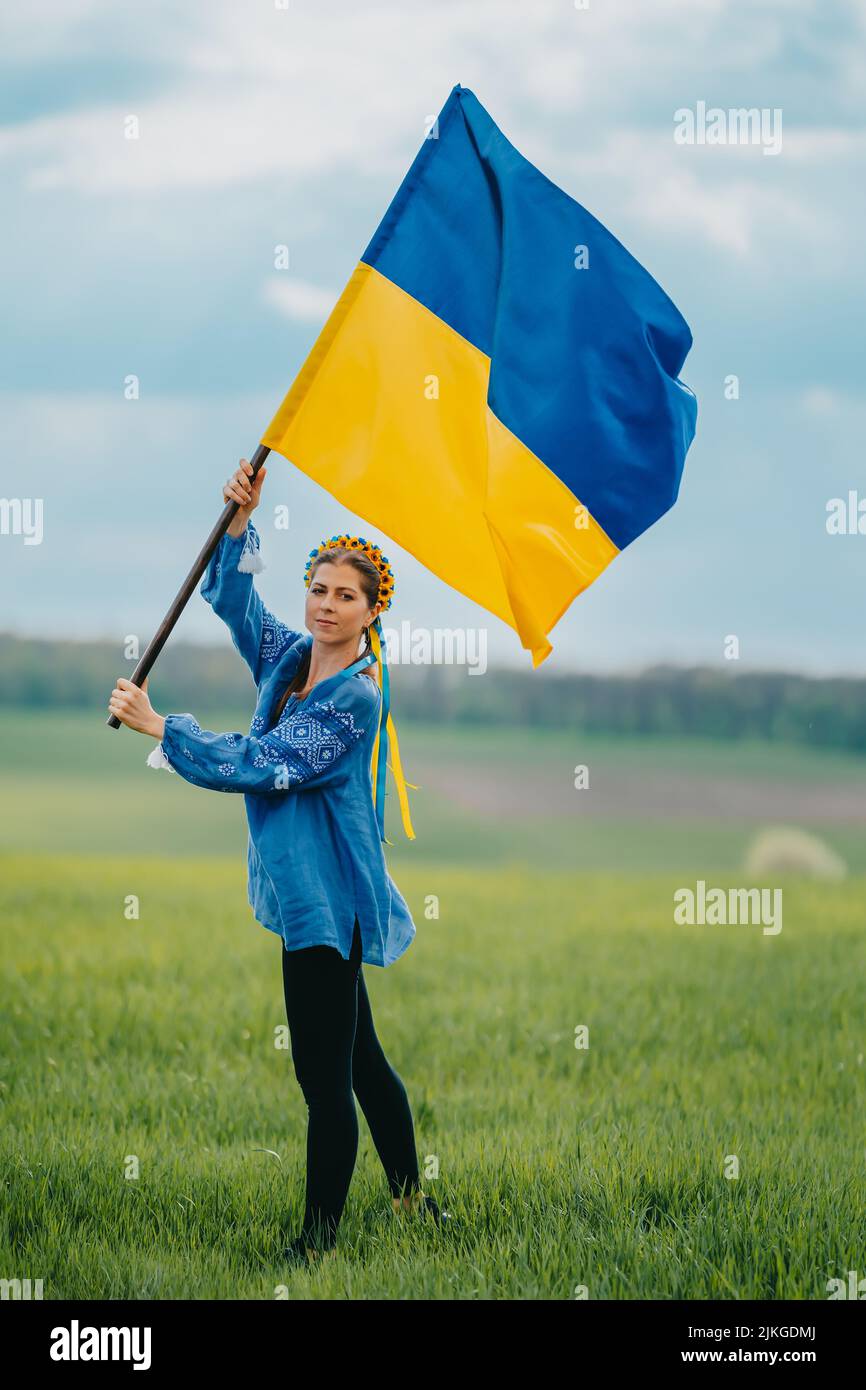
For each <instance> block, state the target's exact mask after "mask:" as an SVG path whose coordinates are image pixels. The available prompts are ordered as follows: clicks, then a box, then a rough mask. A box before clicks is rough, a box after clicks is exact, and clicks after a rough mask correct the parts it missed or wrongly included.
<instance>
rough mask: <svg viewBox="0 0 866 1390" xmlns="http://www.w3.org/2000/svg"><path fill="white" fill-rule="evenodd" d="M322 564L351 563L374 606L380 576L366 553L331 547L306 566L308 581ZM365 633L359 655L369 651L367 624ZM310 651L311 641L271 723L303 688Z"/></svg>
mask: <svg viewBox="0 0 866 1390" xmlns="http://www.w3.org/2000/svg"><path fill="white" fill-rule="evenodd" d="M322 564H328V565H343V564H349V565H352V566H353V567H354V568H355V569H356V570H357V571H358V574H359V576H360V580H361V591H362V593H363V594H364V595H365V597H366V599H367V602H368V603H369V605H370V607H371V608H375V606H376V603H377V601H378V598H379V584H380V580H381V576H380V574H379V571H378V569H377V568H376V566H375V565H374V564H373V561H372V560H368V559H367V556H366V555H363V554H362V553H361V552H360V551H357V550H347V549H346V547H345V546H343V545H335V546H332V547H331V549H330V550H326V551H323V552H322V554H321V555H319V556H317V557H316V559H315V560H314V561H313V563H312V565H311V566H310V568H309V570H308V574H309V578H310V583H311V584H312V582H313V576H314V575H315V573H316V570H317V569H318V568H319V565H322ZM365 632H366V637H367V642H366V646H365V647H364V650H363V652H361V656H366V655H367V653H368V652H371V651H372V650H373V643H372V640H371V638H370V629H369V627H368V628H366V629H365ZM312 650H313V648H312V644H311V645H310V646H309V647H308V648H307V650H306V651H305V652H304V655H303V657H302V658H301V664H300V666H299V667H298V669H297V671H296V672H295V674H294V676H293V677H292V679H291V681H290V682H289V684H288V686H287V687H286V689H285V690H284V691H283V694H282V695H281V696H280V698H279V700H278V702H277V707H276V709H275V711H274V716H273V722H274V723H275V724H278V723H279V721H280V719H281V718H282V714H283V710H284V709H285V707H286V701H287V700H288V698H289V696H290V695H293V694H294V693H295V691H297V690H303V688H304V686H305V685H306V683H307V677H308V676H309V674H310V655H311V653H312ZM350 664H351V663H350ZM364 674H365V675H370V677H371V679H372V680H376V676H375V674H374V673H373V672H372V671H369V672H368V671H365V672H364Z"/></svg>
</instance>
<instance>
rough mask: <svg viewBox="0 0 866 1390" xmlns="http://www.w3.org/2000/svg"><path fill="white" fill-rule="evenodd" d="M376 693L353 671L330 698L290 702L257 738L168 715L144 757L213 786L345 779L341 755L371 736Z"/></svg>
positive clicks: (287, 785) (265, 791) (289, 785)
mask: <svg viewBox="0 0 866 1390" xmlns="http://www.w3.org/2000/svg"><path fill="white" fill-rule="evenodd" d="M381 698H382V696H381V692H380V690H379V687H378V685H376V684H375V683H374V682H373V681H371V680H370V679H369V677H368V676H362V675H360V674H358V675H356V676H350V677H348V679H346V680H344V681H342V682H341V683H340V684H339V685H338V686H337V688H336V690H335V691H334V692H333V694H332V695H331V697H330V698H329V699H325V700H319V701H315V702H313V703H311V704H309V705H307V704H305V705H304V706H303V707H302V708H300V709H297V708H295V709H293V708H292V702H291V701H289V704H288V705H287V710H288V713H286V714H285V715H284V717H283V718H282V719H281V720H280V722H279V724H277V725H276V727H275V728H274V729H272V730H271V731H270V733H267V734H264V735H263V736H262V737H261V738H256V737H253V736H252V735H245V734H240V733H229V734H215V733H211V731H210V730H209V729H203V728H202V727H201V725H200V724H198V723H197V722H196V720H195V719H194V718H193V716H192V715H191V714H167V715H166V716H165V732H164V734H163V738H162V742H161V743H160V744H159V745H158V747H157V748H155V749H154V751H153V752H152V753H151V755H150V757H149V758H148V759H147V761H148V764H149V765H150V766H151V767H166V768H168V769H169V770H170V771H173V772H179V773H180V775H181V776H182V777H183V778H185V780H186V781H187V782H192V784H193V785H194V786H196V787H206V788H207V789H208V790H210V791H220V792H251V793H255V794H256V795H259V796H284V795H285V794H286V793H287V792H293V791H303V790H304V789H305V788H307V787H324V786H328V785H329V784H333V783H334V782H339V781H342V780H344V779H345V777H346V775H347V772H348V763H347V759H346V754H347V753H348V752H349V751H350V750H351V749H352V748H354V747H355V746H356V744H358V743H359V742H360V741H361V739H363V738H365V737H367V736H368V735H375V729H376V723H377V719H378V715H379V707H380V702H381ZM370 748H371V752H372V738H371V740H370Z"/></svg>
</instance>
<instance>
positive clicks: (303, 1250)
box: [283, 1236, 336, 1269]
mask: <svg viewBox="0 0 866 1390" xmlns="http://www.w3.org/2000/svg"><path fill="white" fill-rule="evenodd" d="M309 1248H310V1249H313V1250H314V1249H316V1247H315V1246H312V1245H311V1246H310V1247H309ZM335 1253H336V1252H335V1247H334V1246H327V1247H326V1248H325V1250H319V1251H317V1253H316V1254H315V1255H314V1256H313V1258H312V1259H310V1256H309V1255H308V1254H307V1241H306V1240H305V1239H304V1237H303V1236H296V1237H295V1239H294V1240H293V1241H291V1242H290V1243H289V1245H287V1246H286V1248H285V1250H284V1251H283V1259H285V1260H287V1261H288V1262H289V1264H293V1265H297V1266H299V1267H300V1268H302V1269H303V1268H306V1269H312V1268H313V1266H315V1265H318V1264H321V1261H322V1258H323V1256H325V1255H328V1256H331V1257H333V1255H334V1254H335Z"/></svg>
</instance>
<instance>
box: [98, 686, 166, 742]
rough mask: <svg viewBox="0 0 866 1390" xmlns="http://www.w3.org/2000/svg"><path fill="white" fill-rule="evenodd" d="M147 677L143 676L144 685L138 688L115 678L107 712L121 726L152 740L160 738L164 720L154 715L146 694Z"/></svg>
mask: <svg viewBox="0 0 866 1390" xmlns="http://www.w3.org/2000/svg"><path fill="white" fill-rule="evenodd" d="M147 682H148V677H147V676H145V678H144V684H143V685H142V686H141V687H139V686H137V685H133V683H132V681H129V680H125V679H124V677H123V676H118V677H117V685H116V686H115V687H114V689H113V690H112V692H111V699H110V700H109V702H108V708H109V711H110V712H111V713H112V714H113V715H114V717H115V718H116V719H119V720H120V722H121V724H126V725H127V727H128V728H130V729H135V731H136V733H139V734H151V735H152V737H153V738H162V735H163V731H164V729H165V720H164V719H163V717H162V716H161V715H159V714H157V713H156V710H155V709H154V708H153V706H152V704H151V703H150V697H149V695H148V694H147Z"/></svg>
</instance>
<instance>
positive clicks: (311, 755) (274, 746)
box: [253, 700, 364, 782]
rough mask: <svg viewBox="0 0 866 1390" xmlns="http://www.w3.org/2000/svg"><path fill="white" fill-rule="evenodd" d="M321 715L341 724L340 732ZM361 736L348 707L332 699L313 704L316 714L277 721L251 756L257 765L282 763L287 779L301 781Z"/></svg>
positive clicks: (326, 764)
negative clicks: (288, 754)
mask: <svg viewBox="0 0 866 1390" xmlns="http://www.w3.org/2000/svg"><path fill="white" fill-rule="evenodd" d="M322 716H329V717H330V718H331V719H335V720H336V721H337V723H338V724H340V725H341V726H342V733H341V734H338V733H336V732H335V731H334V730H333V729H332V728H330V727H329V725H328V724H327V723H326V722H325V719H324V718H323V717H322ZM363 736H364V729H363V728H360V727H359V726H358V725H357V724H356V723H355V720H354V718H353V716H352V714H351V713H350V712H349V711H348V710H338V709H337V708H336V706H335V705H334V702H333V700H323V701H321V702H320V703H319V704H318V705H317V706H316V713H315V714H314V713H306V712H304V713H303V714H295V715H293V716H291V717H290V718H288V719H286V720H284V721H283V722H282V723H281V724H278V725H277V727H276V728H275V729H273V730H272V731H271V732H270V733H269V734H266V735H265V737H264V738H263V739H261V740H260V748H261V753H260V754H259V755H258V756H257V757H256V758H254V760H253V763H254V766H256V767H267V766H268V765H274V766H278V765H285V766H286V767H287V769H288V776H289V780H290V781H293V782H303V781H305V780H306V778H307V777H310V776H314V775H315V774H316V773H318V772H322V771H324V769H325V768H328V767H330V766H332V765H333V764H334V763H335V762H336V761H337V759H338V758H339V757H340V755H341V754H342V753H344V752H345V750H346V744H347V742H348V743H357V741H358V740H359V739H360V738H363ZM287 748H288V749H289V750H290V752H291V753H292V754H293V755H294V758H295V759H297V760H298V761H299V762H300V763H302V764H305V770H303V771H301V770H298V769H297V768H296V767H295V766H293V765H292V763H291V762H289V760H288V759H287V758H286V749H287Z"/></svg>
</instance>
